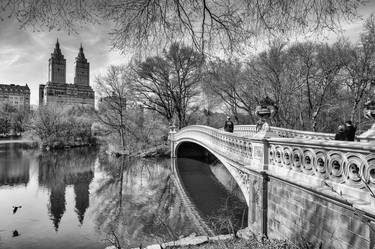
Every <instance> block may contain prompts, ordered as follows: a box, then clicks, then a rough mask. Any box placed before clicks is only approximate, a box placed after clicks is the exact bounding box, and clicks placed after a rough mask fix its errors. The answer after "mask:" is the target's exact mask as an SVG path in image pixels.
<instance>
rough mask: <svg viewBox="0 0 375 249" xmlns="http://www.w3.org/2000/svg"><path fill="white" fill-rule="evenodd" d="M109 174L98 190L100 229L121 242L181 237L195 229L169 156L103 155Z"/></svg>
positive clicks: (125, 243) (128, 244) (132, 242)
mask: <svg viewBox="0 0 375 249" xmlns="http://www.w3.org/2000/svg"><path fill="white" fill-rule="evenodd" d="M99 161H100V168H101V170H103V171H105V172H106V173H107V174H106V177H105V178H103V179H102V181H101V182H100V183H99V185H100V186H101V187H100V188H99V189H97V191H96V193H95V198H97V199H98V200H97V201H96V203H98V206H97V207H95V209H96V211H95V213H96V214H97V218H96V221H97V223H96V225H97V227H98V229H100V230H101V231H103V232H104V233H106V234H108V235H109V236H113V235H115V236H116V238H111V240H116V239H118V240H119V242H120V244H121V246H123V247H125V246H139V245H140V244H143V245H147V244H151V243H155V242H159V243H161V242H164V241H169V240H174V239H177V238H178V237H179V236H180V235H188V234H190V233H191V232H193V231H194V230H195V229H194V227H192V225H191V221H190V220H189V217H188V215H187V214H186V210H185V209H184V207H183V204H182V200H181V199H180V197H179V195H178V192H177V189H176V188H175V186H174V184H173V181H172V177H171V171H170V165H169V164H170V161H169V160H165V159H163V160H140V159H137V160H134V159H128V158H119V159H114V158H109V157H106V156H103V157H101V158H100V160H99Z"/></svg>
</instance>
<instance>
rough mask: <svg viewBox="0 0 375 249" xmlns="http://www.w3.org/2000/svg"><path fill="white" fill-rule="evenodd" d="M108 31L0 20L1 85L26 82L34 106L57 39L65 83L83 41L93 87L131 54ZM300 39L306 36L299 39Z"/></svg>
mask: <svg viewBox="0 0 375 249" xmlns="http://www.w3.org/2000/svg"><path fill="white" fill-rule="evenodd" d="M371 13H375V0H370V2H369V3H368V4H367V5H366V7H361V8H360V9H359V14H360V15H361V16H362V17H363V19H365V18H366V17H368V16H369V15H370V14H371ZM362 28H363V20H361V19H358V20H356V21H354V22H352V23H346V22H343V23H342V29H343V32H342V33H333V32H331V33H327V34H326V35H325V36H324V37H322V36H320V37H319V40H320V41H327V42H333V41H334V40H336V39H337V38H338V37H339V36H345V37H347V38H348V39H349V40H350V41H352V42H353V43H355V42H357V41H358V39H359V35H360V33H361V32H362V30H363V29H362ZM109 32H110V27H109V26H108V25H107V24H101V25H88V26H86V27H85V29H83V30H79V33H78V34H70V35H69V34H67V33H66V32H63V31H51V32H48V31H41V32H33V31H32V30H25V29H19V24H18V23H17V22H16V21H15V20H14V19H7V20H5V21H0V84H18V85H25V84H26V83H27V84H28V86H29V87H30V90H31V96H30V102H31V104H32V105H37V104H38V102H39V93H38V89H39V84H45V83H46V82H47V80H48V59H49V58H50V56H51V53H52V52H53V49H54V47H55V43H56V39H57V38H58V39H59V43H60V48H61V51H62V53H63V55H64V56H65V59H66V71H67V75H66V77H67V82H68V83H72V82H73V79H74V61H75V57H76V56H77V55H78V50H79V47H80V44H81V43H82V46H83V49H84V53H85V56H86V58H87V60H88V61H89V62H90V85H91V86H93V87H94V80H95V78H96V77H97V76H99V75H100V74H104V73H105V71H106V69H107V67H108V66H110V65H119V64H125V63H127V62H128V61H129V59H130V57H131V55H128V54H122V53H121V51H118V50H116V49H113V48H112V46H111V39H110V35H109ZM303 39H306V38H301V37H299V38H298V40H303ZM309 39H311V37H310V38H309ZM94 90H95V88H94Z"/></svg>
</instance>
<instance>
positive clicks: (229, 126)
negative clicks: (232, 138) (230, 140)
mask: <svg viewBox="0 0 375 249" xmlns="http://www.w3.org/2000/svg"><path fill="white" fill-rule="evenodd" d="M233 129H234V124H233V122H232V120H230V117H227V121H225V124H224V131H227V132H233Z"/></svg>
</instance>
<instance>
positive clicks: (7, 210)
mask: <svg viewBox="0 0 375 249" xmlns="http://www.w3.org/2000/svg"><path fill="white" fill-rule="evenodd" d="M98 155H99V152H98V150H96V149H92V148H82V149H72V150H66V151H58V152H41V151H38V150H27V149H23V148H22V147H17V146H13V145H11V146H8V147H7V146H5V147H0V200H1V201H0V220H1V222H0V248H6V249H14V248H17V249H22V248H27V249H34V248H35V249H36V248H38V249H44V248H46V249H47V248H57V249H60V248H61V249H63V248H91V249H99V248H100V249H102V248H105V246H107V245H109V243H108V241H111V243H113V242H114V241H116V240H118V241H119V243H120V244H121V246H122V247H123V248H127V247H129V246H130V247H136V246H139V245H140V244H142V245H148V244H153V243H161V242H164V241H170V240H174V239H177V238H178V237H179V236H181V235H183V236H187V235H189V234H190V233H192V232H195V231H197V230H198V229H197V227H195V224H194V223H193V222H192V220H191V218H190V216H189V211H188V210H187V209H186V208H185V207H184V204H183V203H184V202H183V201H182V199H181V197H180V196H179V192H178V190H177V188H176V186H175V185H174V180H173V177H172V175H171V174H172V172H171V169H170V163H171V162H170V160H169V159H163V160H140V159H136V160H129V159H115V158H112V157H107V156H104V155H101V154H100V155H101V156H99V158H98ZM190 163H193V162H190ZM185 173H187V175H189V174H190V173H191V171H189V170H187V171H186V172H185ZM187 177H188V178H189V176H187ZM197 177H198V176H197ZM188 178H185V180H186V179H188ZM193 178H194V177H192V178H189V179H190V180H191V181H190V180H189V179H188V182H189V181H190V182H191V184H193V185H195V187H194V188H193V191H192V192H194V191H195V192H196V194H197V196H201V200H202V203H203V202H204V201H206V202H208V203H207V204H205V205H206V206H212V205H216V204H215V203H217V202H212V203H210V201H211V199H210V198H212V199H215V198H213V197H210V196H205V195H202V193H203V192H205V191H204V189H207V185H206V183H205V182H204V181H199V180H198V181H197V180H194V179H193ZM197 179H202V178H199V177H198V178H197ZM189 192H190V191H189ZM224 192H225V191H224ZM190 193H191V192H190ZM211 194H212V193H208V195H211ZM216 199H217V198H216ZM13 206H15V207H16V206H22V208H21V209H18V211H17V212H15V214H13V210H14V208H13ZM13 235H17V236H14V237H13ZM115 237H116V239H115ZM104 239H107V242H106V243H104V242H103V240H104Z"/></svg>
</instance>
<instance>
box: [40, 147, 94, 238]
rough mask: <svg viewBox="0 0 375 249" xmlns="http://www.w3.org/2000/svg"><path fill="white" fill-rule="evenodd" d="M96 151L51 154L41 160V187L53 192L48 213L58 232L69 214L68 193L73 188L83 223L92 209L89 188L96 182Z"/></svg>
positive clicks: (76, 210) (77, 150)
mask: <svg viewBox="0 0 375 249" xmlns="http://www.w3.org/2000/svg"><path fill="white" fill-rule="evenodd" d="M96 157H97V151H96V150H92V149H87V148H80V149H75V150H71V151H59V152H48V153H44V154H42V155H41V156H40V158H39V160H40V163H39V185H40V186H44V187H46V188H47V189H49V190H50V196H49V203H48V210H49V213H50V217H51V219H52V222H53V226H54V228H55V231H57V230H58V229H59V223H60V220H61V218H62V216H63V215H64V213H65V210H66V200H65V190H66V187H67V186H68V185H73V186H74V194H75V212H76V213H77V217H78V221H79V223H80V224H82V223H83V219H84V215H85V212H86V209H87V208H88V207H89V195H90V193H89V185H90V183H91V182H92V180H93V178H94V162H95V159H96Z"/></svg>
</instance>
